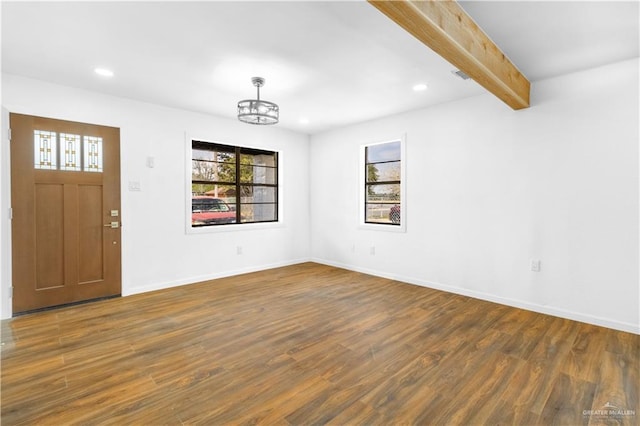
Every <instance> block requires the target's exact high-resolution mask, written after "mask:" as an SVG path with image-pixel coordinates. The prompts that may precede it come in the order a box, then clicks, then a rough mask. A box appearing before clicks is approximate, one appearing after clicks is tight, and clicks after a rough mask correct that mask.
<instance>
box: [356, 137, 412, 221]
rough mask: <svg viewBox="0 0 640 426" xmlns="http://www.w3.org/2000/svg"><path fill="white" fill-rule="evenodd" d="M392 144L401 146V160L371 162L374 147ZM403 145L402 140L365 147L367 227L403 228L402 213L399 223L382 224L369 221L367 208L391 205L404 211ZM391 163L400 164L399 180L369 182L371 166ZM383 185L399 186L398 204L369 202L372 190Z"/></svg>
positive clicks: (364, 204) (364, 213)
mask: <svg viewBox="0 0 640 426" xmlns="http://www.w3.org/2000/svg"><path fill="white" fill-rule="evenodd" d="M387 143H389V144H391V143H399V144H400V159H399V160H389V161H372V162H369V148H371V147H373V146H379V145H384V144H387ZM403 150H404V148H403V144H402V141H401V140H392V141H389V142H382V143H375V144H368V145H365V146H364V171H363V172H364V193H363V197H364V200H363V207H364V211H363V212H362V213H363V215H364V219H363V222H364V224H365V225H380V226H389V225H390V226H394V227H399V228H401V227H402V226H403V223H402V222H403V219H402V218H403V216H402V214H401V212H398V222H394V221H392V220H391V219H390V221H389V222H382V221H372V220H368V216H367V208H368V206H369V205H370V204H390V205H398V206H399V208H400V209H402V208H403V207H402V203H403V191H402V163H403V155H402V153H403ZM390 163H400V170H401V172H400V176H399V179H397V180H383V181H378V180H376V181H370V180H369V166H371V165H377V164H390ZM383 185H399V186H400V192H399V194H398V197H399V200H398V202H395V203H388V202H375V203H373V202H369V201H368V200H367V197H368V195H369V193H370V190H371V188H374V187H376V186H383Z"/></svg>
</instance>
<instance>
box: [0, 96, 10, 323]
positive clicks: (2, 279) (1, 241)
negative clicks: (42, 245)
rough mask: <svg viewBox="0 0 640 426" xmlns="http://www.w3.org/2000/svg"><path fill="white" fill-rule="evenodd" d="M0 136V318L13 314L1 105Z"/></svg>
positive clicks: (5, 125)
mask: <svg viewBox="0 0 640 426" xmlns="http://www.w3.org/2000/svg"><path fill="white" fill-rule="evenodd" d="M0 122H1V123H2V126H1V127H2V137H1V138H0V218H2V219H1V222H0V319H7V318H11V317H12V316H13V304H12V298H11V289H12V285H13V284H12V283H13V274H12V272H11V262H12V256H11V254H12V239H11V216H10V208H11V145H10V141H9V110H7V109H6V108H4V107H2V116H1V117H0Z"/></svg>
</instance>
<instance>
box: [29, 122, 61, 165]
mask: <svg viewBox="0 0 640 426" xmlns="http://www.w3.org/2000/svg"><path fill="white" fill-rule="evenodd" d="M33 146H34V155H33V162H34V167H35V168H36V169H45V170H55V169H56V168H57V167H58V151H57V149H56V148H57V146H58V144H57V140H56V132H49V131H47V130H34V131H33Z"/></svg>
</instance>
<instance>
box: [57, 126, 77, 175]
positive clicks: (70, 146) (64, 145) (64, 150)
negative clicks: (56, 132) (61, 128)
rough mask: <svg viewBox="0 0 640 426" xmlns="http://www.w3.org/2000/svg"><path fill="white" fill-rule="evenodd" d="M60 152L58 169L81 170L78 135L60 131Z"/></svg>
mask: <svg viewBox="0 0 640 426" xmlns="http://www.w3.org/2000/svg"><path fill="white" fill-rule="evenodd" d="M60 154H61V156H60V170H70V171H76V172H79V171H81V170H82V167H81V166H80V159H81V157H80V135H72V134H69V133H60Z"/></svg>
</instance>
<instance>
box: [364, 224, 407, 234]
mask: <svg viewBox="0 0 640 426" xmlns="http://www.w3.org/2000/svg"><path fill="white" fill-rule="evenodd" d="M358 229H362V230H366V231H382V232H396V233H398V232H399V233H404V232H407V227H406V225H400V226H395V225H384V224H376V223H360V224H359V225H358Z"/></svg>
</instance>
